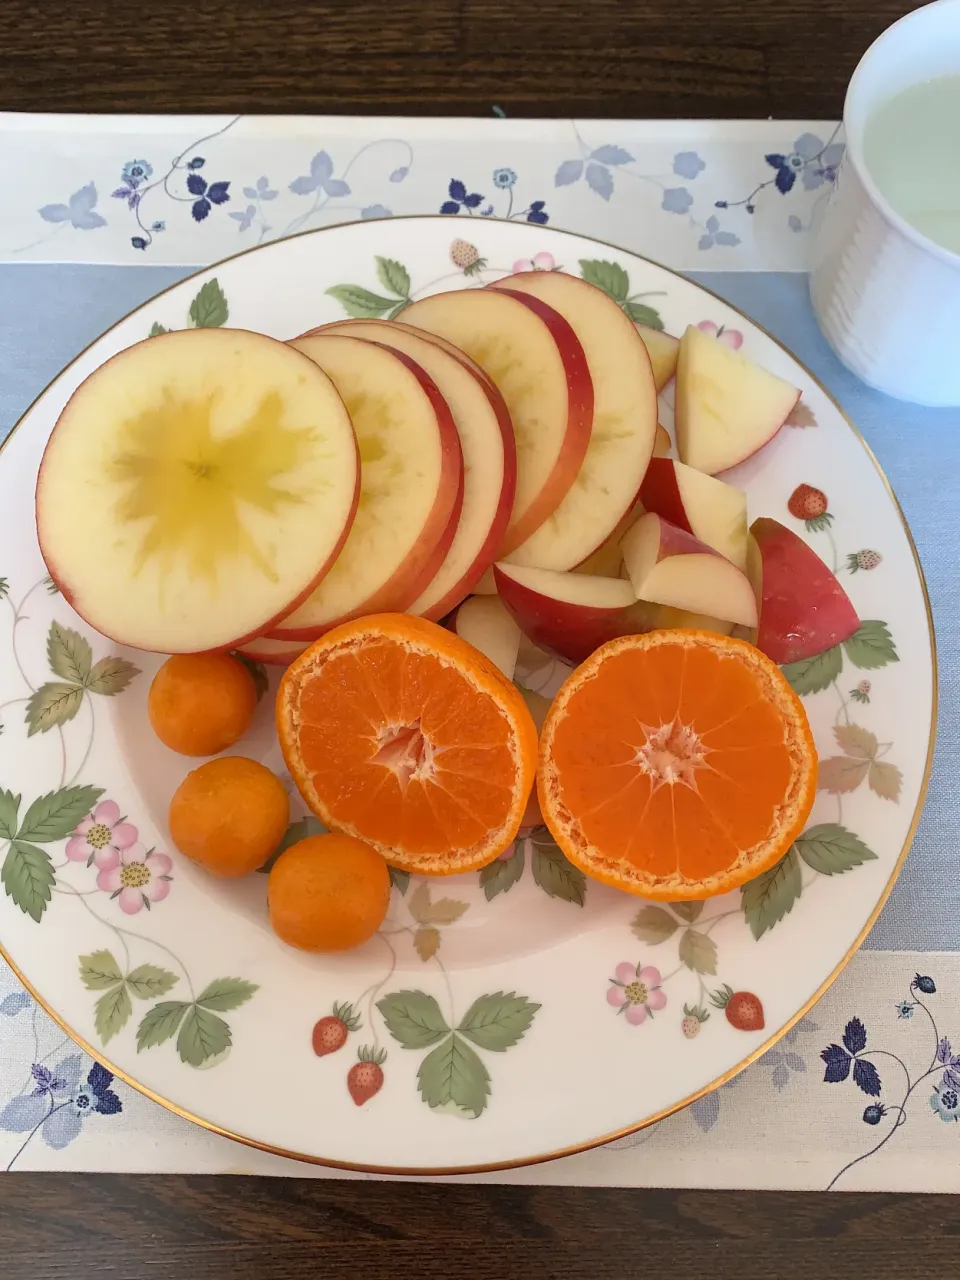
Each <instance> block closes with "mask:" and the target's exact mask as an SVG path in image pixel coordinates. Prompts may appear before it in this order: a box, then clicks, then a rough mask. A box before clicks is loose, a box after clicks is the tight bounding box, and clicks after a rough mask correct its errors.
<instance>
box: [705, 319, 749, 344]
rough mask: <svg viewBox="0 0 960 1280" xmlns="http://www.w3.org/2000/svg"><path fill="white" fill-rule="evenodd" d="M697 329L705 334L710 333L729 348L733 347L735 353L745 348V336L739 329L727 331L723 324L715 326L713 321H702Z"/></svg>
mask: <svg viewBox="0 0 960 1280" xmlns="http://www.w3.org/2000/svg"><path fill="white" fill-rule="evenodd" d="M697 328H698V329H702V330H703V332H704V333H709V334H710V336H711V338H716V340H717V341H718V342H725V343H726V345H727V346H728V347H733V349H734V351H736V350H738V348H740V347H742V346H743V334H742V333H741V332H740V330H739V329H727V328H726V327H725V326H724V325H722V324H721V325H719V326H718V325H715V324H714V323H713V321H712V320H701V321H700V323H699V324H698V325H697Z"/></svg>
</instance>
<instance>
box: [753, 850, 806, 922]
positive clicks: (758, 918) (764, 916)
mask: <svg viewBox="0 0 960 1280" xmlns="http://www.w3.org/2000/svg"><path fill="white" fill-rule="evenodd" d="M802 889H803V881H802V878H801V874H800V860H799V858H798V857H797V855H796V852H795V850H794V848H793V847H791V848H789V849H788V850H787V852H786V853H785V854H784V855H783V857H782V858H781V859H780V861H779V862H778V863H777V865H776V866H775V867H771V868H770V870H769V871H765V872H764V873H763V875H762V876H757V878H756V880H750V881H749V882H748V883H747V884H745V885H744V886H743V888H742V889H741V890H740V906H741V908H742V910H743V914H744V916H745V918H746V921H747V924H748V925H749V926H750V932H751V933H752V934H753V936H754V937H755V938H758V939H759V938H762V937H763V935H764V934H765V933H766V932H767V930H768V929H772V928H773V926H774V925H775V924H778V923H779V922H780V921H781V920H782V919H783V917H784V916H785V915H787V914H789V912H791V911H792V910H793V904H794V903H795V902H796V901H797V899H798V898H799V897H800V893H801V891H802Z"/></svg>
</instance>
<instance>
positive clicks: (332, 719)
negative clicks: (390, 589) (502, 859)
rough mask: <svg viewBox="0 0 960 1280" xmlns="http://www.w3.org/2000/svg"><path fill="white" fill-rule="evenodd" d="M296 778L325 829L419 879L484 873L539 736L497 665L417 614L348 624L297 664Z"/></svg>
mask: <svg viewBox="0 0 960 1280" xmlns="http://www.w3.org/2000/svg"><path fill="white" fill-rule="evenodd" d="M277 732H278V735H279V738H280V747H281V750H282V751H283V756H284V759H285V760H286V762H287V768H288V769H289V770H290V773H291V775H292V777H293V779H294V782H295V783H296V785H297V787H298V788H299V790H300V794H301V795H302V796H303V798H304V800H305V801H306V803H307V805H308V807H309V808H310V809H311V810H312V811H313V812H314V813H315V814H316V816H317V817H318V818H319V819H320V821H321V822H322V823H323V824H324V826H326V827H329V828H331V829H333V830H339V831H343V832H345V833H346V834H348V835H352V836H356V837H357V838H358V839H360V840H365V841H367V843H368V844H371V845H373V847H374V848H375V849H376V850H377V851H378V852H379V853H381V854H383V856H384V857H385V858H386V859H387V861H388V862H390V863H391V864H392V865H394V866H397V867H401V868H403V869H404V870H406V871H413V872H417V873H419V874H421V875H449V874H451V873H453V872H457V871H471V870H475V869H476V868H478V867H482V866H485V865H486V864H487V863H488V862H492V861H493V859H494V858H496V857H498V856H499V854H501V853H502V852H503V851H504V849H506V848H507V846H508V845H509V844H510V843H511V841H512V840H513V839H514V838H515V836H516V834H517V831H518V830H519V828H520V823H521V820H522V818H523V813H524V810H525V808H526V805H527V800H528V798H529V795H530V789H531V786H532V784H533V777H534V773H535V770H536V760H537V731H536V728H535V727H534V724H533V721H532V720H531V718H530V712H529V711H528V710H527V707H526V704H525V703H524V701H523V696H522V695H521V693H520V690H519V689H517V688H516V686H515V685H513V684H511V683H510V681H509V680H507V679H506V678H505V677H504V676H503V674H502V673H501V672H500V671H498V670H497V668H496V667H495V666H494V664H493V663H492V662H491V661H490V660H489V658H486V657H484V655H483V654H482V653H479V652H478V651H477V650H476V649H474V648H473V647H472V645H469V644H467V643H466V641H464V640H461V639H460V638H459V637H458V636H455V635H453V634H452V633H451V632H449V631H447V630H445V629H444V628H443V627H438V626H437V625H436V623H433V622H427V621H426V620H425V619H423V618H415V617H411V616H410V615H408V614H380V615H377V616H374V617H369V618H360V619H357V620H356V621H354V622H348V623H345V624H344V625H343V626H341V627H337V628H336V629H335V630H333V631H330V632H328V633H327V634H326V635H325V636H324V637H323V638H322V639H321V640H318V641H317V642H316V643H315V644H313V645H311V646H310V648H309V649H308V650H307V651H306V653H304V654H303V656H302V657H300V658H298V659H297V661H296V662H294V663H293V664H292V666H290V667H288V668H287V671H286V673H285V674H284V676H283V679H282V680H281V682H280V690H279V693H278V696H277Z"/></svg>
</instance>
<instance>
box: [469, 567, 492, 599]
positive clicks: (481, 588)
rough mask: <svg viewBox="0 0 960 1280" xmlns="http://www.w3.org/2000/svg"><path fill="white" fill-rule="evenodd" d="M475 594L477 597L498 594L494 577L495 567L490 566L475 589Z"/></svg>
mask: <svg viewBox="0 0 960 1280" xmlns="http://www.w3.org/2000/svg"><path fill="white" fill-rule="evenodd" d="M473 594H474V595H475V596H495V595H496V594H497V582H496V579H495V578H494V576H493V565H491V566H490V568H489V569H488V570H487V571H486V573H484V575H483V577H482V578H481V579H480V580H479V582H478V583H477V585H476V586H475V587H474V588H473Z"/></svg>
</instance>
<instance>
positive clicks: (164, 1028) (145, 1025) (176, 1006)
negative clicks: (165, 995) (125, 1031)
mask: <svg viewBox="0 0 960 1280" xmlns="http://www.w3.org/2000/svg"><path fill="white" fill-rule="evenodd" d="M189 1008H191V1005H189V1004H188V1003H187V1002H186V1001H185V1000H161V1001H160V1003H159V1004H155V1005H154V1006H153V1008H152V1009H148V1010H147V1012H146V1013H145V1014H144V1015H143V1017H142V1018H141V1019H140V1025H139V1027H137V1053H140V1051H141V1050H142V1049H152V1048H153V1046H154V1045H157V1044H163V1042H164V1040H169V1039H170V1037H171V1036H172V1035H174V1033H175V1032H176V1030H177V1027H179V1025H180V1022H181V1020H182V1018H183V1015H184V1014H185V1013H186V1011H187V1010H188V1009H189Z"/></svg>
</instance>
